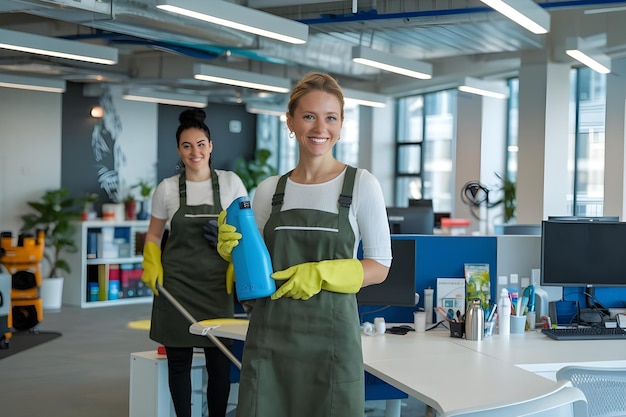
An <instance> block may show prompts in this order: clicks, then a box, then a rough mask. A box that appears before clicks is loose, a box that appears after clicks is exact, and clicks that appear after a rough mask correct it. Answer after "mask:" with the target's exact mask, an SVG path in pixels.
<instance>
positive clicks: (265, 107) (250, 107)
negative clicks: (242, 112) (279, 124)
mask: <svg viewBox="0 0 626 417" xmlns="http://www.w3.org/2000/svg"><path fill="white" fill-rule="evenodd" d="M246 111H247V112H248V113H252V114H269V115H271V116H279V117H285V118H286V113H287V106H286V105H285V106H284V107H283V106H276V105H270V104H262V103H248V104H246Z"/></svg>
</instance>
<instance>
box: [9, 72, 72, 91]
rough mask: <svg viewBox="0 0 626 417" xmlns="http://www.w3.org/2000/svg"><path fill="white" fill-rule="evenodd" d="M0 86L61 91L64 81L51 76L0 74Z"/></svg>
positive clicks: (63, 87)
mask: <svg viewBox="0 0 626 417" xmlns="http://www.w3.org/2000/svg"><path fill="white" fill-rule="evenodd" d="M0 87H7V88H19V89H22V90H34V91H45V92H48V93H63V92H65V81H64V80H55V79H52V78H36V77H27V76H24V75H11V74H0Z"/></svg>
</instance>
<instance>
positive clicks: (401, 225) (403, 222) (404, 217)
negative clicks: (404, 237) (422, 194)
mask: <svg viewBox="0 0 626 417" xmlns="http://www.w3.org/2000/svg"><path fill="white" fill-rule="evenodd" d="M387 220H388V221H389V231H390V232H391V234H415V235H432V234H433V229H434V228H435V213H434V212H433V207H432V206H410V207H387Z"/></svg>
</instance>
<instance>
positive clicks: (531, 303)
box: [524, 284, 535, 311]
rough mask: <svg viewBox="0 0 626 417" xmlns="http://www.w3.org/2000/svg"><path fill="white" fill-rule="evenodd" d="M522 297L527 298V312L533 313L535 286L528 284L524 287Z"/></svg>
mask: <svg viewBox="0 0 626 417" xmlns="http://www.w3.org/2000/svg"><path fill="white" fill-rule="evenodd" d="M527 292H528V294H527ZM524 295H525V296H527V297H528V311H535V286H534V285H533V284H530V285H529V286H528V287H526V289H525V290H524Z"/></svg>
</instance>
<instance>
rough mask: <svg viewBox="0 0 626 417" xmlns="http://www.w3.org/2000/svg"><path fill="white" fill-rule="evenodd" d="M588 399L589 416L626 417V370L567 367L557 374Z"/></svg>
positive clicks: (558, 378) (559, 378)
mask: <svg viewBox="0 0 626 417" xmlns="http://www.w3.org/2000/svg"><path fill="white" fill-rule="evenodd" d="M556 378H557V380H568V381H570V382H571V383H572V385H573V386H575V387H577V388H579V389H580V390H581V391H582V392H583V393H584V394H585V396H586V397H587V404H588V409H589V416H590V417H591V416H594V417H611V416H626V368H599V367H585V366H566V367H564V368H562V369H560V370H559V371H558V372H557V373H556Z"/></svg>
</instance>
